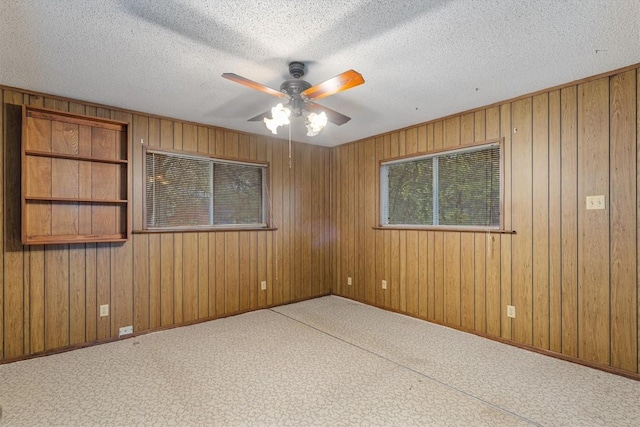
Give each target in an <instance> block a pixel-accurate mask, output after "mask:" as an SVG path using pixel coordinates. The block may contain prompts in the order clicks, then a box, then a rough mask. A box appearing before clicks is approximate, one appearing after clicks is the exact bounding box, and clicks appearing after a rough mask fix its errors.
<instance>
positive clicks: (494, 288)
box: [485, 107, 506, 337]
mask: <svg viewBox="0 0 640 427" xmlns="http://www.w3.org/2000/svg"><path fill="white" fill-rule="evenodd" d="M485 121H486V136H487V138H489V139H493V138H498V137H499V136H500V129H501V126H500V108H499V107H493V108H489V109H487V110H486V114H485ZM505 212H506V210H505ZM505 221H506V218H505ZM501 240H502V238H501V236H496V235H489V236H487V239H486V242H485V244H486V250H487V273H486V274H487V280H486V284H485V286H486V295H487V296H486V300H487V306H486V308H485V313H486V317H487V333H488V334H490V335H493V336H496V337H499V336H500V328H501V312H502V311H501V308H500V306H501V303H502V299H501V294H500V284H501V276H500V274H501V259H502V253H501V246H500V245H501Z"/></svg>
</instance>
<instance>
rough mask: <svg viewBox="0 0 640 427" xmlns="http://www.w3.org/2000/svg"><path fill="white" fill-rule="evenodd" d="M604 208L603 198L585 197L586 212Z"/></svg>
mask: <svg viewBox="0 0 640 427" xmlns="http://www.w3.org/2000/svg"><path fill="white" fill-rule="evenodd" d="M604 208H605V204H604V196H587V210H594V209H604Z"/></svg>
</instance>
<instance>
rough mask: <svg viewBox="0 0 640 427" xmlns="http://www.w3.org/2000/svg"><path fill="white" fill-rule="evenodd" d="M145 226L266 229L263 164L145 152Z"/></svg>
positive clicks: (265, 180)
mask: <svg viewBox="0 0 640 427" xmlns="http://www.w3.org/2000/svg"><path fill="white" fill-rule="evenodd" d="M145 156H146V172H145V173H146V183H147V188H146V226H147V228H148V229H154V228H200V227H206V228H215V227H233V228H236V227H248V228H259V227H266V226H267V219H266V209H265V199H266V194H267V190H266V182H267V166H266V165H265V164H260V163H247V162H238V161H230V160H220V159H212V158H209V157H201V156H197V155H186V154H176V153H167V152H160V151H155V150H147V151H146V155H145Z"/></svg>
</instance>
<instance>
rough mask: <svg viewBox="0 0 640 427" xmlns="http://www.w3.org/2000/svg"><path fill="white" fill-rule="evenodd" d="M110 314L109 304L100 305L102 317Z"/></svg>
mask: <svg viewBox="0 0 640 427" xmlns="http://www.w3.org/2000/svg"><path fill="white" fill-rule="evenodd" d="M108 315H109V304H102V305H101V306H100V317H106V316H108Z"/></svg>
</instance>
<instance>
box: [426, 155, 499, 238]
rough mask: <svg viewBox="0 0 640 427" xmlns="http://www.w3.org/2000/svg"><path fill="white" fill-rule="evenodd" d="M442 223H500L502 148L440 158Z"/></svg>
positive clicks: (440, 212)
mask: <svg viewBox="0 0 640 427" xmlns="http://www.w3.org/2000/svg"><path fill="white" fill-rule="evenodd" d="M438 207H439V209H438V220H439V222H438V224H439V225H454V226H487V227H491V226H495V227H498V226H499V225H500V147H499V146H490V147H487V148H484V149H482V150H474V151H463V152H454V153H450V154H445V155H442V156H439V157H438Z"/></svg>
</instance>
